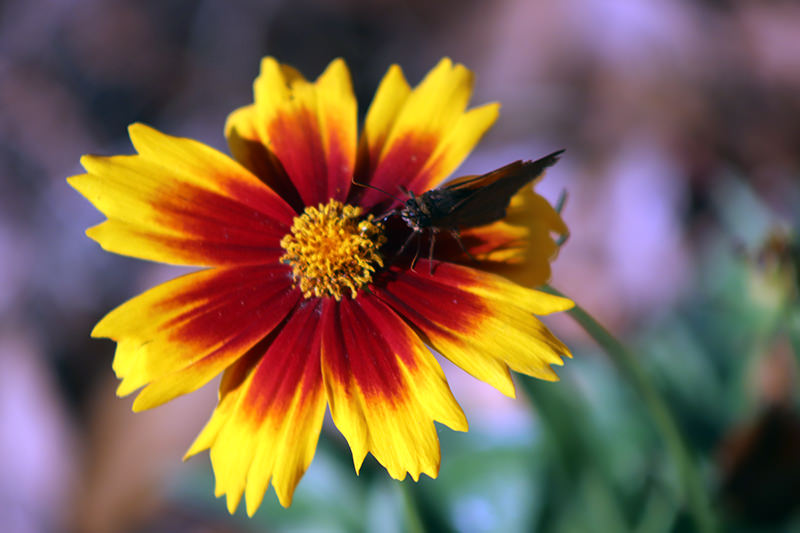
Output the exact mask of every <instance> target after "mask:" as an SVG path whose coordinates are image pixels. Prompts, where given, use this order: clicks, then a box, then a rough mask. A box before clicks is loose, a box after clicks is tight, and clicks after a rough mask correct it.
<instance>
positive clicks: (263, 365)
mask: <svg viewBox="0 0 800 533" xmlns="http://www.w3.org/2000/svg"><path fill="white" fill-rule="evenodd" d="M471 87H472V74H471V73H470V71H468V70H467V69H466V68H464V67H463V66H462V65H453V64H452V63H451V61H450V60H448V59H444V60H442V61H441V62H440V63H439V64H438V65H437V66H436V67H435V68H434V69H433V70H432V71H431V72H430V73H429V74H428V75H427V76H426V77H425V79H424V80H423V81H422V82H421V83H420V84H419V85H418V86H417V87H415V88H413V89H412V88H411V87H410V86H409V85H408V83H407V82H406V80H405V78H404V76H403V74H402V71H401V70H400V68H399V67H397V66H392V67H391V68H390V69H389V71H388V72H387V74H386V76H385V77H384V78H383V81H382V82H381V84H380V87H379V88H378V91H377V94H376V95H375V98H374V100H373V102H372V105H371V106H370V108H369V111H368V113H367V115H366V119H365V123H364V127H363V131H362V132H361V137H360V140H359V139H358V136H357V121H356V113H357V112H356V101H355V97H354V95H353V90H352V87H351V82H350V74H349V72H348V70H347V67H346V65H345V63H344V62H343V61H341V60H336V61H334V62H333V63H331V64H330V65H329V66H328V68H327V69H326V70H325V72H324V73H323V74H322V75H321V76H320V77H319V78H318V79H317V80H316V81H315V82H309V81H307V80H306V79H304V78H303V76H302V75H301V74H300V73H298V72H297V71H296V70H294V69H292V68H291V67H288V66H286V65H281V64H279V63H278V62H276V61H275V60H274V59H272V58H265V59H264V60H263V62H262V64H261V73H260V75H259V76H258V78H257V79H256V81H255V83H254V93H255V103H254V104H252V105H249V106H246V107H243V108H241V109H238V110H236V111H234V112H233V113H232V114H231V116H230V117H229V119H228V123H227V125H226V128H225V131H226V136H227V139H228V143H229V146H230V149H231V152H232V153H233V156H234V158H235V160H234V159H231V158H230V157H228V156H226V155H224V154H222V153H220V152H218V151H216V150H214V149H212V148H210V147H208V146H205V145H203V144H200V143H198V142H196V141H193V140H190V139H183V138H177V137H171V136H168V135H165V134H163V133H159V132H158V131H156V130H154V129H152V128H150V127H148V126H145V125H142V124H134V125H132V126H131V127H130V137H131V141H132V143H133V146H134V148H135V149H136V152H137V153H136V154H135V155H129V156H114V157H99V156H85V157H83V158H82V159H81V163H82V164H83V166H84V168H85V169H86V173H85V174H81V175H78V176H74V177H72V178H69V182H70V184H71V185H72V186H73V187H75V188H76V189H77V190H78V191H79V192H80V193H81V194H83V195H84V196H86V197H87V198H88V199H89V200H90V201H91V202H92V203H93V204H94V205H95V206H96V207H97V208H98V209H99V210H100V211H102V212H103V213H104V214H105V215H106V217H107V220H106V221H105V222H103V223H102V224H99V225H98V226H95V227H92V228H90V229H89V230H88V231H87V234H88V235H89V237H91V238H92V239H94V240H96V241H97V242H98V243H99V244H100V245H101V246H102V247H103V248H104V249H106V250H108V251H111V252H115V253H119V254H123V255H129V256H133V257H138V258H141V259H149V260H153V261H159V262H163V263H171V264H177V265H192V266H199V267H209V268H206V269H203V270H199V271H197V272H194V273H191V274H188V275H185V276H182V277H179V278H177V279H174V280H172V281H169V282H167V283H164V284H163V285H160V286H158V287H155V288H153V289H150V290H149V291H147V292H145V293H144V294H142V295H140V296H137V297H135V298H133V299H131V300H130V301H128V302H126V303H124V304H123V305H121V306H120V307H118V308H116V309H115V310H113V311H111V312H110V313H109V314H108V315H107V316H106V317H105V318H103V319H102V320H101V321H100V323H98V324H97V326H96V327H95V328H94V330H93V331H92V335H93V336H95V337H108V338H111V339H113V340H115V341H116V342H117V350H116V354H115V356H114V363H113V368H114V371H115V373H116V374H117V376H118V377H119V378H121V380H122V381H121V383H120V385H119V389H118V394H120V395H126V394H130V393H132V392H134V391H136V390H137V389H140V388H142V387H143V388H142V390H141V391H140V392H139V394H138V396H137V398H136V400H135V402H134V410H136V411H139V410H142V409H149V408H151V407H155V406H157V405H159V404H161V403H164V402H166V401H169V400H171V399H173V398H175V397H176V396H179V395H181V394H186V393H189V392H191V391H193V390H195V389H197V388H199V387H201V386H202V385H204V384H206V383H207V382H208V381H210V380H211V379H212V378H214V377H215V376H216V375H218V374H219V373H221V372H223V373H224V374H223V377H222V382H221V384H220V391H219V403H218V405H217V407H216V409H215V411H214V413H213V415H212V417H211V419H210V420H209V422H208V424H207V425H206V427H205V429H203V431H202V432H201V433H200V435H199V436H198V437H197V440H196V441H195V443H194V444H193V445H192V446H191V448H190V449H189V451H188V452H187V456H190V455H193V454H196V453H198V452H200V451H202V450H205V449H209V450H210V457H211V463H212V465H213V468H214V473H215V475H216V480H217V486H216V494H217V496H221V495H222V494H226V495H227V500H228V508H229V510H230V511H231V512H233V511H234V510H235V508H236V507H237V505H238V503H239V501H240V499H241V497H242V494H244V495H245V496H246V501H247V512H248V514H252V513H254V512H255V510H256V509H257V508H258V506H259V505H260V503H261V500H262V498H263V495H264V492H265V490H266V489H267V487H268V484H269V483H270V482H271V483H272V485H273V487H274V488H275V491H276V493H277V495H278V498H279V500H280V502H281V504H283V505H284V506H288V505H289V504H290V503H291V500H292V494H293V492H294V489H295V486H296V485H297V483H298V481H299V480H300V478H301V477H302V475H303V473H304V472H305V470H306V468H308V466H309V463H310V462H311V459H312V457H313V455H314V451H315V448H316V445H317V440H318V438H319V434H320V430H321V426H322V420H323V416H324V413H325V409H326V406H329V407H330V411H331V415H332V417H333V421H334V422H335V424H336V426H337V427H338V428H339V430H340V431H341V432H342V433H343V434H344V436H345V438H346V439H347V441H348V443H349V444H350V447H351V450H352V453H353V461H354V463H355V467H356V470H358V469H359V468H360V466H361V464H362V462H363V460H364V458H365V457H366V454H367V453H372V454H373V455H374V456H375V458H376V459H377V460H378V461H379V462H380V463H381V464H382V465H384V466H385V467H386V469H387V470H388V472H389V474H390V475H391V476H392V477H394V478H397V479H403V478H404V477H405V475H406V473H409V474H411V476H412V477H413V478H414V479H415V480H416V479H418V478H419V475H420V474H421V473H425V474H427V475H429V476H431V477H435V476H436V475H437V472H438V469H439V458H440V453H439V442H438V438H437V435H436V428H435V426H434V421H436V422H440V423H443V424H446V425H447V426H449V427H451V428H452V429H454V430H457V431H466V429H467V422H466V419H465V417H464V414H463V412H462V411H461V408H460V407H459V405H458V404H457V403H456V401H455V399H454V398H453V396H452V394H451V392H450V388H449V386H448V384H447V380H446V379H445V376H444V374H443V373H442V370H441V368H440V366H439V364H438V362H437V361H436V359H435V357H434V356H433V355H432V353H431V352H430V351H429V350H428V347H427V346H429V347H431V348H433V349H435V350H437V351H438V352H440V353H441V354H442V355H443V356H444V357H447V358H448V359H450V360H451V361H452V362H454V363H455V364H456V365H458V366H460V367H461V368H463V369H464V370H466V371H467V372H469V373H470V374H472V375H473V376H475V377H477V378H478V379H481V380H484V381H486V382H488V383H490V384H491V385H493V386H494V387H496V388H497V389H499V390H500V391H501V392H503V393H504V394H507V395H509V396H513V395H514V385H513V382H512V380H511V376H510V374H509V368H510V369H512V370H515V371H517V372H522V373H524V374H528V375H531V376H535V377H538V378H542V379H547V380H555V379H557V376H556V375H555V374H554V372H553V371H552V369H551V368H550V365H552V364H558V365H560V364H562V360H561V357H562V356H568V355H569V352H568V350H567V348H566V347H565V346H564V345H563V344H562V343H561V342H560V341H559V340H558V339H556V338H555V337H554V336H553V335H552V334H551V333H550V331H549V330H548V329H547V328H546V327H545V326H544V325H543V324H542V323H541V322H540V321H539V320H538V319H537V318H535V316H534V315H544V314H548V313H552V312H556V311H563V310H565V309H568V308H570V307H571V306H572V302H570V301H569V300H567V299H564V298H559V297H557V296H552V295H549V294H546V293H543V292H538V291H535V290H532V289H528V288H525V287H526V286H536V285H540V284H542V283H544V282H545V281H546V280H547V279H548V277H549V275H550V267H549V261H550V260H551V259H552V258H553V257H554V255H555V252H556V250H557V246H556V245H555V243H554V241H553V238H552V235H553V234H554V233H556V234H558V233H560V234H563V233H566V227H565V226H564V223H563V222H562V220H561V218H560V217H559V215H558V214H557V213H556V211H555V210H554V209H553V208H552V207H551V206H550V205H549V204H548V203H547V202H546V201H545V200H544V199H543V198H542V197H541V196H538V195H537V194H535V193H534V192H533V190H532V189H531V188H529V187H526V188H525V189H523V190H522V191H521V192H520V193H518V194H517V196H515V197H514V199H513V200H512V204H511V207H510V208H509V212H508V217H507V218H506V219H505V220H503V221H499V222H496V223H493V224H491V225H488V226H484V227H481V228H475V229H471V230H465V231H463V233H462V239H463V241H464V244H465V246H466V248H467V250H469V252H470V253H471V254H472V255H473V256H474V257H475V258H477V260H474V259H472V258H470V257H469V256H467V255H466V254H464V253H463V252H462V251H461V249H460V247H459V246H457V245H454V243H453V242H447V240H445V239H442V240H440V241H437V247H436V255H435V260H434V263H435V268H434V265H430V264H429V261H428V260H427V259H420V260H419V261H417V263H416V267H415V268H414V267H413V265H412V256H413V254H412V253H411V251H406V252H404V253H402V254H398V253H397V252H398V250H399V249H400V247H401V246H400V245H401V244H402V243H403V242H404V241H405V239H406V237H407V236H408V232H409V231H410V230H409V228H408V227H406V226H405V225H403V224H402V223H400V224H396V223H393V221H392V220H393V219H396V217H390V220H389V221H388V222H386V223H384V222H382V221H381V220H378V219H376V218H375V217H376V216H379V215H380V214H381V213H384V212H386V211H387V210H389V209H391V208H393V207H396V206H397V205H398V201H397V200H393V199H392V198H391V197H389V196H387V195H385V194H382V193H380V192H379V191H376V190H374V189H369V188H365V187H359V186H355V185H354V184H353V181H355V182H358V183H362V184H369V185H371V186H373V187H376V188H380V189H383V190H386V191H391V192H394V191H395V190H397V189H398V187H405V188H407V189H408V190H410V191H412V192H415V193H421V192H423V191H425V190H428V189H430V188H432V187H433V186H435V185H437V184H439V183H441V182H442V180H443V179H444V178H446V177H447V176H448V175H449V174H450V173H451V172H452V171H453V170H454V169H455V168H456V167H457V166H458V165H459V164H460V163H461V161H462V160H463V159H464V158H465V157H466V156H467V154H468V153H469V152H470V150H471V149H472V148H473V146H474V145H475V144H476V143H477V142H478V140H479V138H480V137H481V136H482V135H483V134H484V133H485V131H486V130H487V129H488V128H489V127H490V126H491V124H492V123H493V122H494V120H495V119H496V117H497V113H498V105H497V104H489V105H484V106H481V107H478V108H474V109H471V110H467V109H466V107H467V103H468V100H469V97H470V93H471ZM395 222H396V220H395ZM409 248H412V247H409ZM426 345H427V346H426Z"/></svg>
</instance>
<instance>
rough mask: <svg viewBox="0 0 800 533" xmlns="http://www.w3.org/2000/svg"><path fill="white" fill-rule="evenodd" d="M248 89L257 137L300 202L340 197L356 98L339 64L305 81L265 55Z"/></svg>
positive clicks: (349, 164)
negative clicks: (250, 91) (253, 111)
mask: <svg viewBox="0 0 800 533" xmlns="http://www.w3.org/2000/svg"><path fill="white" fill-rule="evenodd" d="M253 90H254V93H255V115H256V118H255V124H256V129H257V131H258V137H259V139H260V140H261V142H262V143H263V144H264V145H265V146H266V147H267V148H268V149H269V150H270V151H271V152H272V153H274V154H275V156H276V157H277V159H278V160H279V161H280V163H281V164H282V166H283V168H284V169H285V171H286V173H287V174H288V176H289V178H290V179H291V180H292V183H293V184H294V187H295V188H296V189H297V191H298V193H299V195H300V198H301V199H302V201H303V204H304V205H317V204H319V203H324V202H326V201H327V200H328V199H330V198H334V199H336V200H339V201H344V200H345V199H346V198H347V193H348V191H349V190H350V185H351V180H352V178H353V169H354V166H355V157H356V137H357V129H356V128H357V123H356V119H357V117H356V113H357V107H356V99H355V96H354V94H353V88H352V85H351V82H350V73H349V71H348V70H347V65H346V64H345V62H344V61H343V60H341V59H337V60H335V61H333V62H332V63H331V64H330V65H328V68H327V69H326V70H325V72H323V73H322V75H320V77H319V78H317V80H316V82H314V83H310V82H308V81H306V80H305V79H304V78H303V77H302V76H300V75H299V74H298V73H297V72H296V71H294V70H291V69H287V68H285V67H282V66H281V65H280V64H278V62H277V61H275V59H273V58H271V57H267V58H264V60H263V61H262V63H261V74H260V75H259V77H258V78H257V79H256V81H255V83H254V86H253ZM234 120H235V119H234Z"/></svg>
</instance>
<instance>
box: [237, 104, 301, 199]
mask: <svg viewBox="0 0 800 533" xmlns="http://www.w3.org/2000/svg"><path fill="white" fill-rule="evenodd" d="M257 123H258V115H257V114H256V106H255V104H250V105H248V106H245V107H240V108H239V109H237V110H236V111H234V112H233V113H231V114H230V115H228V120H227V121H226V122H225V137H226V138H227V139H228V147H229V148H230V151H231V154H233V158H234V159H236V160H237V161H238V162H239V163H241V164H242V165H243V166H244V167H245V168H247V169H248V170H249V171H250V172H252V173H253V174H255V175H256V176H257V177H258V178H259V179H260V180H261V181H263V182H264V183H266V184H267V185H268V186H269V187H270V188H271V189H272V190H274V191H275V192H276V193H278V195H280V197H281V198H283V199H284V200H286V202H287V203H288V204H289V205H291V206H292V207H293V208H294V209H295V211H297V212H301V211H302V210H303V201H302V200H301V199H300V195H299V194H298V193H297V189H295V187H294V184H293V183H292V180H290V179H289V176H287V175H286V171H285V170H284V169H283V165H281V162H280V161H279V160H278V158H277V157H276V156H275V154H273V153H272V152H270V151H269V149H268V148H267V142H266V140H264V139H262V138H261V136H260V135H259V131H258V124H257Z"/></svg>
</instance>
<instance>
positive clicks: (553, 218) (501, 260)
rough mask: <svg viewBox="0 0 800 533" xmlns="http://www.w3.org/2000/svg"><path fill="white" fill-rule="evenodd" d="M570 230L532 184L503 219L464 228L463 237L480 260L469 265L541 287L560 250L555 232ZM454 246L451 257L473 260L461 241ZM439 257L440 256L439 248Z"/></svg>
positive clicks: (515, 197) (468, 247)
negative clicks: (466, 252)
mask: <svg viewBox="0 0 800 533" xmlns="http://www.w3.org/2000/svg"><path fill="white" fill-rule="evenodd" d="M568 233H569V230H568V229H567V226H566V224H564V221H563V220H562V219H561V216H560V215H559V214H558V212H556V210H555V209H554V208H553V206H551V205H550V204H549V203H548V201H547V200H545V199H544V198H543V197H541V196H539V195H538V194H536V193H535V192H534V191H533V189H532V188H531V187H524V188H523V189H522V190H521V191H520V192H519V193H517V194H516V195H515V196H514V197H513V198H512V199H511V204H510V205H509V207H508V210H507V214H506V217H505V218H504V219H503V220H502V221H498V222H495V223H494V224H490V225H488V226H483V227H480V228H473V229H469V230H464V231H463V232H462V233H461V240H462V241H463V243H464V245H465V247H466V248H467V250H468V251H469V252H470V253H471V254H472V255H473V256H474V257H475V258H477V259H478V261H479V264H478V265H475V264H474V263H471V262H470V263H467V264H468V266H473V267H475V268H477V269H479V270H487V271H490V272H494V273H496V274H501V275H502V276H504V277H506V278H508V279H510V280H512V281H514V282H516V283H518V284H520V285H522V286H523V287H538V286H540V285H543V284H544V283H546V282H547V281H548V280H549V279H550V262H551V261H553V260H554V259H555V257H556V255H557V254H558V249H559V247H558V245H557V244H556V241H555V240H554V239H553V235H554V234H555V235H568ZM437 242H438V241H437ZM451 249H452V253H451V255H450V257H451V258H458V260H459V261H471V259H470V258H468V257H464V253H463V252H462V251H461V250H460V248H459V247H458V245H455V247H453V246H451ZM437 250H438V248H437ZM437 257H441V256H439V255H438V252H437Z"/></svg>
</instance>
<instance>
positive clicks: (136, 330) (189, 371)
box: [92, 265, 300, 411]
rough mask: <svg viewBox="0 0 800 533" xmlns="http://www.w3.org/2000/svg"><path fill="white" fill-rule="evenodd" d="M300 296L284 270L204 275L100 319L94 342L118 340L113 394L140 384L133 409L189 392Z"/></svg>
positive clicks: (255, 339) (268, 328)
mask: <svg viewBox="0 0 800 533" xmlns="http://www.w3.org/2000/svg"><path fill="white" fill-rule="evenodd" d="M299 298H300V296H299V293H298V292H297V291H296V290H294V289H292V286H291V273H290V272H289V270H288V269H287V268H286V267H284V266H283V265H272V266H248V267H233V268H219V269H211V270H203V271H200V272H195V273H192V274H188V275H186V276H182V277H179V278H176V279H174V280H171V281H168V282H167V283H164V284H162V285H159V286H157V287H154V288H152V289H150V290H149V291H147V292H145V293H143V294H141V295H139V296H137V297H136V298H133V299H131V300H129V301H128V302H126V303H124V304H122V305H121V306H119V307H117V308H116V309H114V310H113V311H111V312H110V313H109V314H108V315H106V316H105V317H104V318H103V319H102V320H101V321H100V322H99V323H98V324H97V325H96V326H95V328H94V330H93V331H92V336H93V337H108V338H110V339H113V340H115V341H117V351H116V354H115V356H114V364H113V368H114V372H115V373H116V374H117V377H119V378H121V379H122V382H121V383H120V385H119V388H118V390H117V392H118V394H120V395H126V394H130V393H131V392H133V391H135V390H136V389H138V388H139V387H142V386H144V385H147V386H146V387H145V388H144V390H142V391H141V393H140V394H139V396H138V397H137V398H136V401H135V402H134V406H133V407H134V410H136V411H139V410H142V409H149V408H150V407H155V406H156V405H159V404H161V403H164V402H166V401H169V400H171V399H172V398H175V397H176V396H179V395H181V394H186V393H188V392H191V391H193V390H195V389H197V388H199V387H201V386H202V385H204V384H205V383H207V382H208V381H209V380H211V379H212V378H213V377H214V376H216V375H217V374H219V373H220V372H221V371H222V370H224V369H225V368H227V367H228V366H229V365H230V364H232V363H233V362H234V361H235V360H236V359H238V358H239V357H240V356H241V355H242V354H244V353H245V352H246V351H247V350H248V349H250V348H251V347H252V346H253V345H255V344H256V343H257V342H258V341H259V340H261V339H263V338H264V337H266V336H267V335H268V334H269V333H270V331H272V329H273V328H274V327H276V326H277V325H278V324H279V323H280V322H281V321H282V320H283V319H284V317H285V316H286V315H287V314H288V312H289V311H290V310H291V308H292V307H293V306H294V305H295V304H296V302H297V301H298V299H299Z"/></svg>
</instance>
